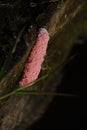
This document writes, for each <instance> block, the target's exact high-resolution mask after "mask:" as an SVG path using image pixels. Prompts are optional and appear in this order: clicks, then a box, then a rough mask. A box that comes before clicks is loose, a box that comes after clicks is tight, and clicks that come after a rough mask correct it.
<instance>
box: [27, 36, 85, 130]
mask: <svg viewBox="0 0 87 130" xmlns="http://www.w3.org/2000/svg"><path fill="white" fill-rule="evenodd" d="M74 54H75V55H76V56H75V57H74V58H73V59H72V60H71V61H70V62H69V63H68V64H67V65H66V66H65V67H64V69H63V70H62V73H63V75H64V76H63V79H62V82H61V84H60V85H59V86H58V90H57V92H63V93H72V94H76V95H78V96H77V97H67V96H64V97H63V96H56V97H54V99H53V102H52V103H51V104H50V106H49V108H48V109H47V111H46V113H45V114H44V115H43V117H42V118H41V119H40V120H38V121H37V122H36V123H35V124H33V125H32V126H31V127H30V128H27V130H37V129H38V130H39V129H41V130H45V129H54V130H56V129H58V130H62V129H70V130H79V129H84V128H85V129H86V128H87V126H86V121H87V119H86V117H87V107H86V87H87V63H86V61H87V38H86V37H82V36H80V37H79V38H78V39H77V40H76V41H75V45H74V47H73V48H72V50H71V52H70V55H69V57H68V59H69V58H70V57H71V56H73V55H74Z"/></svg>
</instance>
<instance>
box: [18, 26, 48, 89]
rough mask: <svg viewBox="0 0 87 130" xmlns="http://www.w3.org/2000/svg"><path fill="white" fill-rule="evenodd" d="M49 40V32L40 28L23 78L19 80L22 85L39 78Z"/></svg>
mask: <svg viewBox="0 0 87 130" xmlns="http://www.w3.org/2000/svg"><path fill="white" fill-rule="evenodd" d="M48 41H49V33H48V32H47V30H46V29H45V28H40V30H39V33H38V36H37V38H36V40H35V43H34V47H33V48H32V50H31V52H30V54H29V56H28V59H27V62H26V64H25V68H24V71H23V75H22V78H21V80H20V81H19V86H20V87H21V86H24V85H27V84H29V83H31V82H33V81H34V80H36V79H37V78H38V75H39V73H40V70H41V65H42V63H43V61H44V57H45V55H46V50H47V46H48Z"/></svg>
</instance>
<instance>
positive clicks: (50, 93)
mask: <svg viewBox="0 0 87 130" xmlns="http://www.w3.org/2000/svg"><path fill="white" fill-rule="evenodd" d="M17 94H29V95H36V96H40V95H41V96H64V97H65V96H69V97H79V96H78V95H75V94H69V93H55V92H42V91H41V92H40V91H38V92H37V91H19V92H17Z"/></svg>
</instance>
